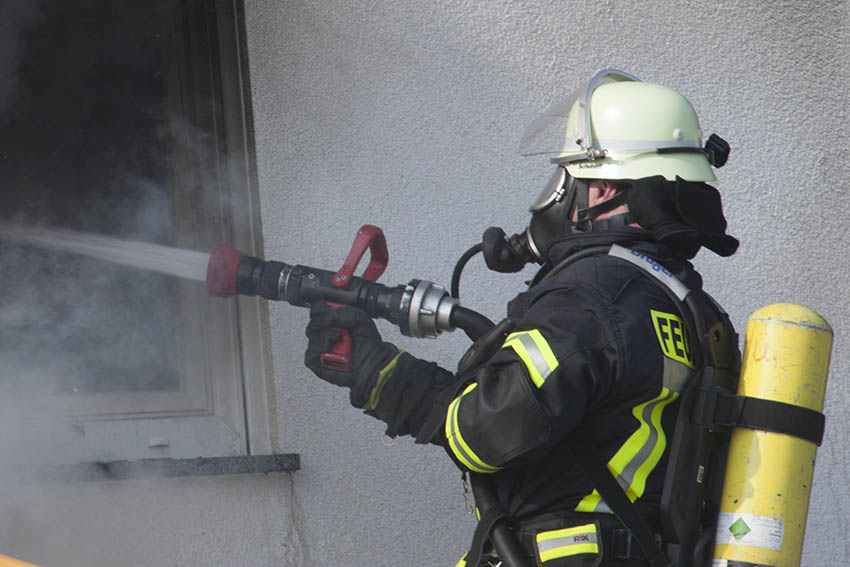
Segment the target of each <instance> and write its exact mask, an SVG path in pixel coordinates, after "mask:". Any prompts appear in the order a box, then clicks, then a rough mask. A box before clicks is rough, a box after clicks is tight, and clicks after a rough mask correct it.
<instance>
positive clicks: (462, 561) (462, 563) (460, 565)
mask: <svg viewBox="0 0 850 567" xmlns="http://www.w3.org/2000/svg"><path fill="white" fill-rule="evenodd" d="M467 555H468V553H464V554H463V557H461V558H460V561H458V562H457V563H455V567H466V556H467Z"/></svg>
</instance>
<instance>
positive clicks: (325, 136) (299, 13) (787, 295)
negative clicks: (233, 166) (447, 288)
mask: <svg viewBox="0 0 850 567" xmlns="http://www.w3.org/2000/svg"><path fill="white" fill-rule="evenodd" d="M246 4H247V5H246V14H247V30H248V44H249V56H250V71H251V80H252V85H253V108H254V116H255V126H256V143H257V163H258V176H259V184H260V193H261V207H262V222H263V234H264V239H265V242H264V245H265V251H266V255H267V257H269V258H277V259H280V260H283V261H286V262H290V263H302V264H307V265H314V266H318V267H323V268H327V269H331V268H333V269H335V268H337V267H338V264H340V263H341V261H342V259H343V258H344V257H345V255H346V253H347V251H348V247H349V246H350V244H351V241H352V239H353V237H354V233H355V231H356V230H357V228H358V227H359V226H360V225H361V224H364V223H367V222H368V223H373V224H377V225H379V226H381V227H382V228H383V229H384V231H385V233H386V236H387V240H388V242H389V249H390V264H389V268H388V269H387V271H386V273H385V275H384V276H383V277H382V280H381V281H383V282H384V283H387V284H397V283H403V282H406V281H407V280H409V279H411V278H414V277H416V278H422V279H430V280H434V281H437V282H439V283H443V284H448V283H449V281H450V277H451V270H452V267H453V265H454V262H455V260H456V259H457V258H458V257H459V256H460V254H461V253H462V252H463V251H464V250H465V249H466V248H467V247H469V246H471V245H472V244H474V243H475V242H477V241H479V240H480V237H481V233H482V232H483V230H484V229H485V228H486V227H488V226H491V225H498V226H503V227H504V228H505V230H506V231H507V232H508V233H509V234H510V233H513V232H518V231H520V230H522V229H523V228H524V226H525V224H526V222H527V220H528V214H527V212H526V210H527V206H528V205H529V203H530V202H531V200H532V199H533V198H534V197H535V196H536V194H537V193H538V191H539V190H540V189H541V187H542V184H543V183H544V182H545V180H546V179H547V178H548V176H549V174H550V168H551V166H550V165H549V164H548V163H547V162H546V160H545V159H544V158H522V157H520V156H519V155H518V153H517V146H518V143H519V139H520V137H521V135H522V132H523V129H524V128H525V126H527V125H528V123H529V122H530V121H531V120H532V119H533V118H534V117H535V116H536V115H537V113H539V112H540V111H541V110H542V109H543V108H544V107H546V106H547V105H548V104H549V103H551V102H552V101H554V100H555V99H557V98H559V97H561V96H564V95H566V94H567V93H569V92H570V91H572V90H573V88H575V87H576V86H578V85H579V84H580V83H582V82H584V81H585V80H587V79H588V78H589V77H590V76H591V75H592V74H593V73H594V72H596V71H597V70H599V69H601V68H604V67H617V68H621V69H624V70H626V71H629V72H631V73H634V74H636V75H637V76H639V77H641V78H643V79H645V80H648V81H653V82H659V83H662V84H665V85H668V86H671V87H673V88H675V89H677V90H679V91H680V92H682V93H684V94H685V95H686V96H687V97H688V98H689V99H690V100H691V102H692V103H693V104H694V106H695V108H696V109H697V112H698V113H699V115H700V117H701V121H702V125H703V129H704V132H705V133H706V135H707V134H708V133H711V132H717V133H719V134H720V135H721V136H723V137H724V138H726V139H727V140H728V141H729V142H730V143H731V145H732V148H733V150H732V155H731V158H730V160H729V163H728V164H727V166H726V167H724V168H723V169H722V170H720V171H719V173H718V176H719V178H720V180H719V182H718V184H717V187H718V188H719V189H720V190H721V192H722V194H723V199H724V205H725V209H726V213H727V218H728V221H729V230H730V233H731V234H733V235H735V236H737V237H738V238H739V239H740V240H741V242H742V244H741V248H740V251H739V252H738V253H737V254H736V255H735V256H734V257H732V258H729V259H721V258H718V257H715V256H713V255H712V254H711V253H710V252H707V251H703V252H701V253H700V254H699V256H698V257H697V259H696V261H695V263H696V264H697V266H698V267H699V268H700V269H701V271H702V272H703V274H704V277H705V281H706V287H707V288H708V289H709V290H710V291H711V292H712V293H713V294H714V295H715V296H716V297H717V299H718V300H720V302H721V303H722V304H723V305H724V306H725V307H726V308H727V310H728V311H729V312H730V314H731V316H732V319H733V321H734V323H735V324H736V326H737V327H738V329H739V331H740V332H741V334H743V332H744V329H745V326H746V321H747V318H748V316H749V315H750V314H751V313H752V312H753V311H755V310H756V309H758V308H759V307H761V306H764V305H767V304H770V303H775V302H780V301H789V302H795V303H801V304H803V305H806V306H808V307H811V308H813V309H815V310H816V311H818V312H819V313H821V314H822V315H823V316H824V317H825V318H826V319H827V320H828V321H829V322H830V323H831V324H832V326H833V328H834V330H835V334H836V341H835V348H834V351H833V362H832V371H831V375H830V383H829V387H828V392H827V400H826V409H825V412H826V414H827V416H828V417H827V430H826V437H825V441H824V445H823V447H822V448H821V449H820V451H819V452H818V463H817V467H816V477H815V483H814V491H813V494H812V499H811V509H810V514H809V521H808V529H807V534H806V542H805V550H804V558H803V565H806V566H819V565H839V564H843V563H845V562H846V558H847V557H850V542H848V539H847V537H846V534H847V533H848V528H849V527H850V521H848V518H847V516H848V514H850V489H848V488H847V483H846V471H847V470H848V468H850V467H848V460H850V448H848V447H847V445H846V443H845V442H844V440H845V439H847V438H848V437H850V418H848V410H847V409H846V408H847V407H848V399H849V398H850V386H848V384H847V382H846V380H844V377H845V376H846V375H848V366H850V352H849V351H850V342H848V337H850V314H848V310H847V294H846V288H847V283H848V281H850V253H848V249H850V247H848V244H850V236H848V231H847V229H846V225H847V217H848V212H850V204H848V191H850V183H848V182H850V165H848V156H850V142H848V131H847V130H848V126H847V123H848V121H847V118H848V116H847V114H848V103H850V101H849V100H848V94H847V93H848V92H850V84H848V82H850V79H848V69H850V49H848V37H850V36H849V35H848V32H850V7H848V4H847V3H846V2H813V1H796V2H789V1H778V2H777V1H767V0H759V1H756V2H729V1H720V2H711V3H692V2H658V1H649V2H630V3H626V2H613V1H604V0H603V1H599V0H596V1H593V2H589V1H579V2H556V1H535V2H485V1H471V0H465V1H464V0H460V1H458V0H452V1H446V0H434V1H428V2H413V1H389V0H368V1H366V0H362V1H357V0H351V1H346V2H330V1H323V0H309V1H297V0H291V1H285V2H274V1H256V0H252V1H250V2H247V3H246ZM531 273H532V272H531V271H530V270H529V271H526V272H523V273H521V274H515V275H497V274H493V273H488V272H487V271H486V269H485V268H484V266H483V262H482V261H481V260H480V259H477V260H474V261H473V262H471V263H470V265H469V267H468V268H467V273H466V275H465V277H464V280H463V282H462V287H461V298H462V301H463V303H464V304H465V305H468V306H470V307H473V308H475V309H478V310H480V311H482V312H484V313H485V314H487V315H489V316H490V317H491V318H500V317H501V316H502V314H503V312H504V304H505V302H506V301H507V300H508V299H509V298H511V297H512V296H513V295H514V294H515V293H516V292H517V291H520V290H521V288H522V286H523V283H522V282H523V281H524V280H525V279H528V277H529V276H530V274H531ZM306 322H307V313H306V311H305V310H300V309H296V308H293V307H290V306H287V305H272V306H271V324H272V347H273V358H274V366H275V376H276V388H277V395H278V398H277V405H278V412H279V413H278V416H277V418H278V423H279V427H280V431H279V434H280V440H281V441H280V442H281V447H280V448H281V450H283V451H292V452H298V453H300V454H301V455H302V470H300V471H298V472H297V473H295V474H294V475H293V493H294V494H295V495H297V499H298V502H299V508H298V510H299V511H298V513H297V516H298V518H297V520H298V522H299V523H300V525H301V526H303V531H302V533H301V541H300V544H301V545H302V553H300V554H299V555H298V560H297V561H292V562H289V561H287V562H285V563H284V564H285V565H344V566H358V565H375V566H391V565H402V564H403V565H407V564H416V565H451V564H453V563H454V561H456V560H457V558H458V557H459V556H460V555H461V554H462V552H463V551H464V549H465V546H466V545H467V544H468V541H469V538H470V536H471V532H472V529H473V522H472V520H471V519H470V518H469V517H468V516H467V515H466V514H465V512H464V501H463V497H462V493H461V485H460V474H459V473H458V472H457V470H456V469H455V468H454V466H453V465H452V464H451V463H450V462H449V459H448V458H447V457H446V456H445V455H443V454H442V452H441V450H440V449H437V448H434V447H424V448H423V447H418V446H417V447H414V446H413V445H412V443H410V442H409V441H407V440H400V441H399V442H398V443H397V444H396V445H395V446H392V447H387V446H385V445H384V444H383V443H382V439H381V437H382V428H381V426H380V424H379V423H378V422H376V421H374V420H372V419H371V418H369V417H367V416H364V415H361V414H360V413H359V412H358V411H356V410H354V409H353V408H351V407H350V406H349V405H348V399H347V393H346V392H345V391H343V390H340V389H337V388H335V387H333V386H330V385H327V384H325V383H323V382H321V381H319V380H318V379H316V378H315V377H314V376H312V375H311V374H310V373H309V372H308V371H306V370H305V369H304V368H303V363H302V361H303V351H304V348H305V346H306V339H305V338H304V333H303V328H304V325H305V324H306ZM381 329H382V331H383V332H384V334H385V337H386V338H387V339H388V340H392V341H394V342H397V344H399V345H400V346H402V347H403V348H406V349H408V350H410V351H411V352H413V353H414V354H416V355H418V356H421V357H424V358H429V359H432V360H435V361H438V362H440V363H441V364H442V365H443V366H446V367H449V368H451V367H453V366H454V364H455V363H456V361H457V359H458V357H459V356H460V354H461V353H462V351H463V349H464V348H465V346H467V340H466V338H465V337H464V336H463V335H462V333H455V334H453V335H444V336H442V337H440V338H439V339H437V340H435V341H424V340H419V341H414V340H411V339H404V338H400V337H399V335H398V333H397V332H396V331H395V330H394V329H393V328H392V327H391V326H389V325H388V324H381ZM287 509H288V508H287ZM279 536H283V534H279ZM270 537H271V536H270ZM274 537H278V535H275V536H274Z"/></svg>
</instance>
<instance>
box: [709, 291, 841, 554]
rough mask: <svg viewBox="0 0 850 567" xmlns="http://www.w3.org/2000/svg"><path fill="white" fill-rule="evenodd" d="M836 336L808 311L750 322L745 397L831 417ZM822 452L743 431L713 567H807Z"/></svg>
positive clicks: (757, 316) (785, 310)
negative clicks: (827, 399)
mask: <svg viewBox="0 0 850 567" xmlns="http://www.w3.org/2000/svg"><path fill="white" fill-rule="evenodd" d="M831 350H832V328H831V327H830V326H829V324H828V323H827V322H826V320H824V318H823V317H821V316H820V315H818V314H817V313H815V312H814V311H812V310H811V309H807V308H806V307H803V306H800V305H794V304H791V303H778V304H776V305H769V306H767V307H764V308H762V309H759V310H758V311H756V312H755V313H753V315H752V316H751V317H750V321H749V323H748V325H747V339H746V344H745V347H744V355H743V357H744V360H743V365H742V368H741V380H740V382H739V386H738V394H741V395H744V396H749V397H754V398H762V399H767V400H774V401H779V402H785V403H788V404H793V405H797V406H802V407H806V408H809V409H811V410H815V411H818V412H821V411H823V399H824V393H825V390H826V377H827V373H828V372H829V357H830V352H831ZM816 449H817V446H816V445H815V444H814V443H812V442H809V441H805V440H803V439H800V438H798V437H794V436H791V435H785V434H782V433H775V432H768V431H759V430H755V429H748V428H744V427H736V428H735V429H734V430H733V431H732V437H731V441H730V446H729V458H728V461H727V466H726V476H725V479H724V483H723V493H722V494H723V495H722V498H721V504H720V518H719V521H718V525H717V534H716V536H717V537H716V542H715V548H714V562H713V567H732V566H735V567H748V566H760V567H761V566H774V567H799V565H800V558H801V556H802V553H803V535H804V533H805V528H806V517H807V515H808V509H809V495H810V492H811V486H812V476H813V474H814V464H815V451H816Z"/></svg>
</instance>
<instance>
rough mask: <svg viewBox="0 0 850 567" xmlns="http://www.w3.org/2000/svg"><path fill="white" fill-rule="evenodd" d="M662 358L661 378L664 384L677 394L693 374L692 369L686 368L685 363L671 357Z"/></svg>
mask: <svg viewBox="0 0 850 567" xmlns="http://www.w3.org/2000/svg"><path fill="white" fill-rule="evenodd" d="M663 358H664V374H663V376H662V380H663V383H664V386H665V387H666V388H669V389H670V390H672V391H674V392H677V393H679V394H681V393H682V391H683V390H684V389H685V384H687V383H688V381H689V380H690V379H691V377H692V376H693V375H694V371H693V370H691V369H690V368H688V365H687V364H684V363H682V362H679V361H678V360H673V359H672V358H667V357H666V356H665V357H663Z"/></svg>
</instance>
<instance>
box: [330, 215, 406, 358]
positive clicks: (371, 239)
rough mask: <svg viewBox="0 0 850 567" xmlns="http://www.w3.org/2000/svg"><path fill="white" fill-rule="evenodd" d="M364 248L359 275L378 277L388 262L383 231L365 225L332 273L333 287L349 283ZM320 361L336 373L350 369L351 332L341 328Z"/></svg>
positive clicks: (340, 286)
mask: <svg viewBox="0 0 850 567" xmlns="http://www.w3.org/2000/svg"><path fill="white" fill-rule="evenodd" d="M366 250H369V265H368V266H366V270H364V271H363V275H362V276H361V277H362V278H363V279H366V280H369V281H376V280H377V279H378V278H379V277H381V274H383V273H384V270H385V269H386V268H387V262H388V261H389V252H388V251H387V239H386V237H384V231H382V230H381V229H380V228H378V227H377V226H374V225H371V224H364V225H363V226H361V227H360V230H358V231H357V236H356V237H355V238H354V244H352V245H351V251H350V252H349V253H348V257H347V258H346V259H345V262H344V263H343V264H342V268H340V269H339V271H338V272H337V273H336V274H334V279H333V285H334V287H335V288H337V289H343V288H345V287H346V286H347V285H348V284H349V283H350V282H351V278H352V277H353V276H354V270H356V269H357V264H359V263H360V260H361V259H362V258H363V254H365V253H366ZM328 307H330V308H331V309H335V308H337V307H341V305H340V304H338V303H331V302H328ZM319 360H320V361H321V363H322V366H324V367H325V368H327V369H328V370H336V371H337V372H348V371H349V370H351V333H349V332H348V331H347V330H345V329H343V330H342V337H341V338H340V339H339V341H337V343H336V344H335V345H334V346H333V347H332V348H331V350H330V351H328V352H323V353H322V354H321V355H319Z"/></svg>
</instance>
